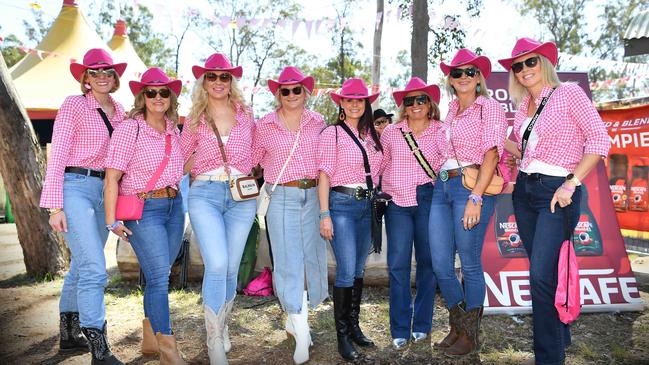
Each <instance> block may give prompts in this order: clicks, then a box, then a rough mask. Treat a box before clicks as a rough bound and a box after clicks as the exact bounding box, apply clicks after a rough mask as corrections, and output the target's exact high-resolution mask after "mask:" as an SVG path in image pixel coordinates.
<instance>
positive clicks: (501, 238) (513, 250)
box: [494, 194, 527, 257]
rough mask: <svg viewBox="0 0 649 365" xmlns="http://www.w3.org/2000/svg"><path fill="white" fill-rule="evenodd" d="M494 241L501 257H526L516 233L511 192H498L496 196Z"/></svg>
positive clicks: (521, 242) (516, 227)
mask: <svg viewBox="0 0 649 365" xmlns="http://www.w3.org/2000/svg"><path fill="white" fill-rule="evenodd" d="M494 228H495V230H496V243H497V245H498V251H499V252H500V256H502V257H526V256H527V253H526V252H525V247H523V241H522V240H521V236H520V235H519V234H518V226H517V225H516V217H515V216H514V206H513V205H512V195H511V194H499V195H498V196H497V197H496V221H495V222H494Z"/></svg>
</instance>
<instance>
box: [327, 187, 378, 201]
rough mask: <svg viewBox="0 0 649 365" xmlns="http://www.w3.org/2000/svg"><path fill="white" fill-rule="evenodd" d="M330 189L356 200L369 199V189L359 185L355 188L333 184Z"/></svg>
mask: <svg viewBox="0 0 649 365" xmlns="http://www.w3.org/2000/svg"><path fill="white" fill-rule="evenodd" d="M331 190H333V191H336V192H339V193H343V194H346V195H349V196H351V197H353V198H355V199H356V200H363V199H369V198H370V193H369V190H367V189H363V188H361V187H360V186H359V187H357V188H348V187H346V186H334V187H333V188H331Z"/></svg>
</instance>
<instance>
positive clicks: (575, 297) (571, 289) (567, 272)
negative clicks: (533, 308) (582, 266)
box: [554, 209, 581, 324]
mask: <svg viewBox="0 0 649 365" xmlns="http://www.w3.org/2000/svg"><path fill="white" fill-rule="evenodd" d="M567 211H570V209H567ZM567 214H569V213H567ZM566 220H567V219H566ZM564 224H566V226H569V224H568V223H564ZM570 227H571V226H570ZM565 230H566V231H567V235H568V237H572V232H571V231H569V229H568V228H566V229H565ZM557 271H558V272H557V274H558V277H557V279H558V282H557V291H556V294H555V296H554V307H555V308H556V309H557V312H558V313H559V319H560V320H561V322H563V323H565V324H570V323H572V322H574V321H575V320H576V319H577V317H579V312H580V311H581V292H580V287H579V266H578V265H577V255H575V248H574V246H573V244H572V241H571V239H570V238H568V239H566V240H565V241H563V243H562V244H561V251H560V252H559V265H558V269H557Z"/></svg>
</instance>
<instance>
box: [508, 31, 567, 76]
mask: <svg viewBox="0 0 649 365" xmlns="http://www.w3.org/2000/svg"><path fill="white" fill-rule="evenodd" d="M529 53H538V54H540V55H541V56H543V57H545V58H547V59H548V60H549V61H550V62H551V63H552V64H553V65H554V66H556V65H557V61H558V60H559V51H558V50H557V45H556V44H554V42H545V43H541V42H539V41H535V40H534V39H532V38H521V39H519V40H517V41H516V45H514V49H512V56H511V57H509V58H504V59H502V60H498V63H500V64H501V65H502V66H503V67H504V68H505V70H507V71H509V70H510V69H511V68H512V63H514V60H515V59H517V58H518V57H521V56H525V55H526V54H529Z"/></svg>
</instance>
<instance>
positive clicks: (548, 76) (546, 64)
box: [509, 54, 561, 108]
mask: <svg viewBox="0 0 649 365" xmlns="http://www.w3.org/2000/svg"><path fill="white" fill-rule="evenodd" d="M537 56H538V57H539V60H541V62H540V64H541V79H542V80H543V85H548V86H550V87H557V86H559V85H561V81H560V80H559V76H558V75H557V70H556V69H555V68H554V65H552V63H551V62H550V60H548V59H547V58H546V57H545V56H542V55H540V54H537ZM527 94H528V91H527V89H526V88H525V86H523V85H521V83H520V82H518V79H516V75H515V74H514V71H512V70H511V69H510V70H509V97H510V99H511V100H512V103H513V104H514V107H516V108H518V106H519V105H520V103H521V101H523V99H524V98H525V97H526V96H527Z"/></svg>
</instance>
